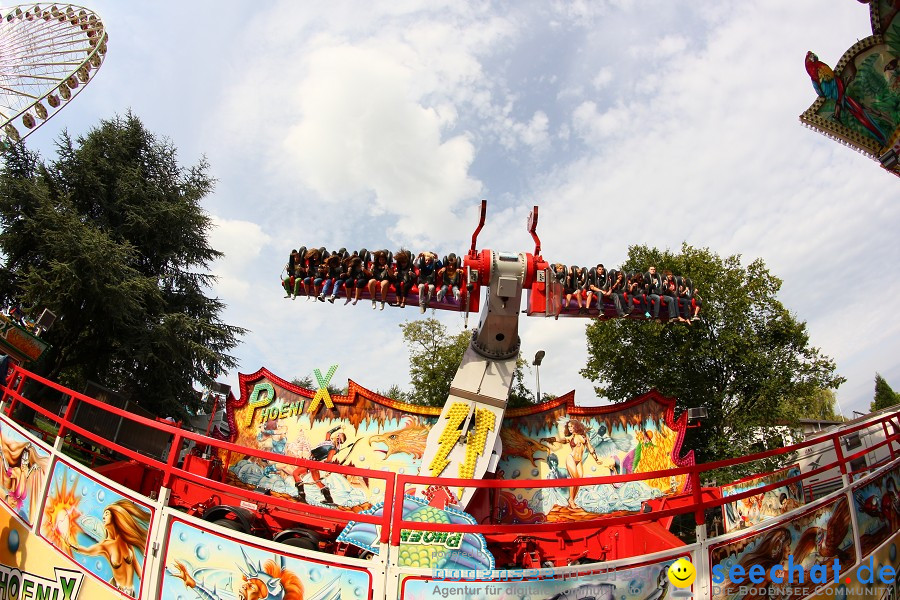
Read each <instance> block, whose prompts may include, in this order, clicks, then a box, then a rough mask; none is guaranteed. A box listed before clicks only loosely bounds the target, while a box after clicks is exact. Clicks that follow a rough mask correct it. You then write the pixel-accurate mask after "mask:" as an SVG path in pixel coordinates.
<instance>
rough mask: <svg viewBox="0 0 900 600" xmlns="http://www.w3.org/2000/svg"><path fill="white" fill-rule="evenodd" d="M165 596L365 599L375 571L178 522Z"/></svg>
mask: <svg viewBox="0 0 900 600" xmlns="http://www.w3.org/2000/svg"><path fill="white" fill-rule="evenodd" d="M168 537H169V541H168V546H167V550H166V556H165V572H164V574H163V579H162V583H161V584H160V590H159V596H158V597H159V598H161V599H162V600H189V599H191V598H197V599H199V600H238V599H245V598H246V599H250V598H268V599H270V600H303V599H304V598H315V599H316V600H362V599H363V598H369V593H370V590H371V587H372V578H371V575H370V574H369V573H368V572H367V571H365V570H364V569H359V568H353V567H349V566H346V565H340V564H338V563H327V562H323V561H318V560H313V559H306V558H302V557H298V556H285V555H281V554H278V553H275V552H273V551H272V550H267V549H263V548H259V547H257V546H253V545H250V544H246V543H244V542H239V541H237V540H235V539H232V538H228V537H224V536H220V535H218V534H216V533H213V532H211V531H208V530H205V529H200V528H197V527H194V526H193V525H191V524H190V523H187V522H185V521H174V522H173V523H172V526H171V528H170V530H169V536H168Z"/></svg>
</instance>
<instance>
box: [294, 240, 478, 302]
mask: <svg viewBox="0 0 900 600" xmlns="http://www.w3.org/2000/svg"><path fill="white" fill-rule="evenodd" d="M285 270H286V271H287V277H285V278H283V279H282V286H283V287H284V291H285V294H286V295H285V298H294V299H296V298H297V296H299V295H302V296H305V297H306V299H307V300H309V299H311V298H317V299H318V300H319V301H321V302H325V301H326V300H327V301H328V302H331V303H334V301H335V299H336V298H337V297H338V295H339V293H340V291H341V286H343V287H344V288H345V290H346V297H347V302H348V303H349V302H352V303H353V304H356V303H357V302H358V301H359V296H360V293H361V291H362V290H364V289H368V290H369V297H370V298H371V299H372V309H373V310H374V309H375V308H376V307H377V305H378V302H379V300H380V302H381V310H384V306H385V304H386V303H387V302H389V300H388V294H389V293H390V291H391V290H393V291H395V292H396V297H397V306H399V307H400V308H405V307H406V299H407V296H408V295H409V293H410V292H411V291H412V289H413V287H414V286H416V287H418V290H419V310H420V311H421V312H423V313H424V312H425V310H426V309H427V308H428V306H429V303H430V302H431V299H432V297H435V298H436V299H437V301H438V302H443V301H444V300H445V298H446V299H447V300H448V301H449V300H450V299H451V298H452V299H453V301H455V302H456V303H457V304H458V303H459V302H460V299H461V298H462V296H463V295H464V294H465V291H466V288H465V285H464V283H465V282H464V281H463V270H462V269H461V268H460V261H459V257H458V256H456V255H455V254H449V255H448V256H446V257H444V259H443V260H440V259H439V258H438V256H437V254H435V253H434V252H420V253H419V254H418V255H416V256H413V254H412V252H410V251H409V250H399V251H397V252H396V253H392V252H390V251H389V250H376V251H375V252H370V251H368V250H366V249H365V248H363V249H362V250H359V251H354V252H353V253H352V254H351V253H349V252H348V251H347V249H346V248H341V249H340V250H338V251H336V252H331V253H329V252H328V250H326V249H325V248H313V249H311V250H307V249H306V248H300V249H299V250H293V251H292V252H291V254H290V257H289V258H288V263H287V265H286V266H285ZM351 296H352V299H351Z"/></svg>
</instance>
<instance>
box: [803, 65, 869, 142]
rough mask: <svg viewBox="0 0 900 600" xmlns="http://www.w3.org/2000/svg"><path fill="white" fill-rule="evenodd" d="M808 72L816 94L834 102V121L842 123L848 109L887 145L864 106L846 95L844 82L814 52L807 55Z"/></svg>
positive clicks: (860, 122)
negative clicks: (843, 112)
mask: <svg viewBox="0 0 900 600" xmlns="http://www.w3.org/2000/svg"><path fill="white" fill-rule="evenodd" d="M806 72H807V73H809V77H810V79H812V84H813V88H815V90H816V94H818V95H819V96H822V97H823V98H828V99H830V100H834V119H835V120H836V121H840V119H841V110H842V109H844V108H846V109H847V110H848V111H849V112H850V114H851V115H852V116H853V118H854V119H856V120H857V121H858V122H859V124H860V125H862V126H863V127H865V128H866V129H867V130H868V131H869V133H870V134H871V135H872V137H874V138H875V139H876V140H878V143H880V144H881V145H882V146H884V145H886V144H887V137H886V136H885V135H884V132H883V131H881V129H880V128H879V127H878V125H877V124H876V123H875V121H874V120H872V119H871V118H870V117H869V114H868V113H867V112H866V110H865V108H863V106H862V104H860V103H859V102H857V101H856V100H854V99H853V98H851V97H850V96H848V95H846V94H845V93H844V81H843V80H842V79H841V78H840V77H836V76H835V74H834V71H832V70H831V67H829V66H828V65H826V64H825V63H823V62H822V61H820V60H819V57H818V56H816V55H815V54H813V53H812V52H807V53H806Z"/></svg>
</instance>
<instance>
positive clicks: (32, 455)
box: [0, 416, 50, 525]
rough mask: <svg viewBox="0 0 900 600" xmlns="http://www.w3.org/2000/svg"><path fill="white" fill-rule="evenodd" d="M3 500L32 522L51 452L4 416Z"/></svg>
mask: <svg viewBox="0 0 900 600" xmlns="http://www.w3.org/2000/svg"><path fill="white" fill-rule="evenodd" d="M0 460H2V463H3V464H2V469H0V500H2V501H3V503H4V504H6V506H8V507H9V508H10V510H12V511H13V512H14V513H15V514H16V516H18V517H19V518H21V519H22V520H23V521H24V522H25V523H27V524H28V525H31V524H32V523H33V522H34V519H35V516H36V515H37V513H38V511H39V503H40V501H41V494H42V493H43V491H44V482H45V481H46V480H47V471H48V470H49V468H50V453H49V452H47V451H46V450H45V449H44V448H43V447H42V446H41V445H40V444H39V443H38V442H37V441H36V440H35V439H34V438H32V437H31V436H30V435H28V434H27V433H25V432H23V431H22V430H21V429H19V428H18V427H17V426H15V425H13V424H12V423H11V422H10V421H9V419H8V418H6V417H5V416H3V417H0Z"/></svg>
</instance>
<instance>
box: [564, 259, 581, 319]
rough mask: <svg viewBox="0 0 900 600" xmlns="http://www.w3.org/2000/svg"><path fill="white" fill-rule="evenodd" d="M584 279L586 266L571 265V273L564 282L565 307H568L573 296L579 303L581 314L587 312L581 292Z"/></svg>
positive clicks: (579, 312)
mask: <svg viewBox="0 0 900 600" xmlns="http://www.w3.org/2000/svg"><path fill="white" fill-rule="evenodd" d="M584 280H585V272H584V267H579V266H578V265H572V266H571V267H569V274H568V275H567V276H566V282H565V284H563V293H564V294H565V302H564V303H563V308H565V309H568V308H569V304H570V303H571V302H572V298H573V297H574V298H575V302H576V303H577V305H578V314H580V315H582V314H584V313H586V312H587V311H586V310H585V308H584V306H582V300H581V293H580V292H581V288H582V287H583V286H584Z"/></svg>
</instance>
